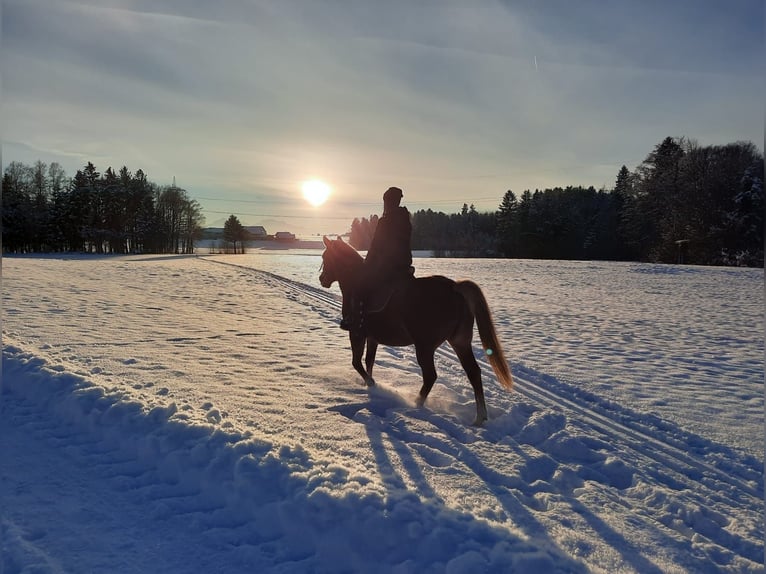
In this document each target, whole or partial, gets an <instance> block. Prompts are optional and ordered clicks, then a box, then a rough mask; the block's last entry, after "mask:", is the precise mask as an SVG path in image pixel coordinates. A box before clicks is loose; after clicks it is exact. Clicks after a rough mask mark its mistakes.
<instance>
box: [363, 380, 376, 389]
mask: <svg viewBox="0 0 766 574" xmlns="http://www.w3.org/2000/svg"><path fill="white" fill-rule="evenodd" d="M364 384H365V385H367V386H368V387H374V386H375V379H365V381H364Z"/></svg>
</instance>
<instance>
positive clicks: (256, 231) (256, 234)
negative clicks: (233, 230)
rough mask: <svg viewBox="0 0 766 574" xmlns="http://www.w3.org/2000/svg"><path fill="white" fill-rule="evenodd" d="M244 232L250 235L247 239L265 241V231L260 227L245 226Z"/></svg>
mask: <svg viewBox="0 0 766 574" xmlns="http://www.w3.org/2000/svg"><path fill="white" fill-rule="evenodd" d="M245 231H247V233H248V234H249V235H250V237H249V239H266V238H267V237H268V235H267V234H266V229H265V228H264V227H263V226H262V225H246V226H245Z"/></svg>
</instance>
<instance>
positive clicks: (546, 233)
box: [350, 138, 764, 267]
mask: <svg viewBox="0 0 766 574" xmlns="http://www.w3.org/2000/svg"><path fill="white" fill-rule="evenodd" d="M763 168H764V166H763V156H762V154H761V153H760V152H759V151H758V150H757V148H756V147H755V146H754V145H753V144H752V143H749V142H736V143H731V144H727V145H723V146H700V145H698V144H696V143H695V142H693V141H691V140H687V139H685V138H679V139H676V138H665V139H664V140H663V141H662V142H660V143H659V144H657V146H655V148H654V149H653V150H652V151H651V153H649V155H648V156H647V157H646V159H645V160H644V161H643V162H642V163H641V165H639V166H638V167H637V168H636V169H635V170H634V171H633V172H631V171H630V170H628V168H627V167H625V166H623V167H622V168H621V169H620V170H619V172H618V174H617V176H616V181H615V185H614V187H613V188H612V189H600V190H596V189H595V188H593V187H566V188H560V187H557V188H552V189H545V190H542V191H541V190H535V191H534V192H532V191H529V190H526V191H524V192H523V193H522V194H521V196H520V197H517V196H516V194H515V193H514V192H513V191H511V190H509V191H507V192H506V193H505V195H504V196H503V198H502V201H501V203H500V205H499V207H498V209H497V211H495V212H491V213H478V212H477V211H476V209H475V208H474V206H472V205H471V206H468V205H465V204H464V205H463V209H462V210H461V212H460V213H455V214H450V215H448V214H445V213H442V212H434V211H432V210H430V209H428V210H420V211H416V212H414V213H413V214H412V227H413V229H412V247H413V249H416V250H431V251H434V253H435V254H436V255H449V256H453V257H460V256H470V257H482V256H496V257H518V258H544V259H581V260H589V259H602V260H618V261H619V260H623V261H652V262H665V263H676V262H684V263H690V264H703V265H748V266H757V267H761V266H763V251H764V249H763V248H764V228H763V218H764V192H763V175H764V173H763ZM376 223H377V218H376V217H375V216H371V217H370V218H369V219H367V218H362V219H355V220H354V222H353V223H352V226H351V231H350V242H351V243H352V245H354V246H355V247H357V248H358V249H366V248H367V247H368V246H369V240H370V238H371V237H372V233H373V232H374V228H375V225H376Z"/></svg>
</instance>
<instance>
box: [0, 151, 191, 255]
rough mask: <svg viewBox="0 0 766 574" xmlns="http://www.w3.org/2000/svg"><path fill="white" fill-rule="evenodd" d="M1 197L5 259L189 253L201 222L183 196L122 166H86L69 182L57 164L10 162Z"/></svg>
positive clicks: (6, 170)
mask: <svg viewBox="0 0 766 574" xmlns="http://www.w3.org/2000/svg"><path fill="white" fill-rule="evenodd" d="M2 191H3V209H2V215H3V252H5V253H33V252H60V251H65V252H66V251H75V252H86V253H193V252H194V241H195V240H196V239H198V238H199V237H200V236H201V233H202V226H203V225H204V221H205V219H204V216H203V215H202V208H201V206H200V205H199V203H198V202H197V201H196V200H194V199H191V198H190V197H189V196H188V194H187V193H186V190H184V189H181V188H179V187H176V185H175V184H174V185H171V186H159V185H156V184H155V183H152V182H151V181H149V180H148V179H147V177H146V175H145V174H144V172H143V171H142V170H140V169H139V170H138V171H136V172H135V173H131V172H130V171H129V170H128V168H127V167H123V168H122V169H121V170H120V171H119V172H117V173H115V172H114V170H112V168H111V167H110V168H108V169H107V170H106V171H105V172H104V173H103V174H101V173H99V172H98V171H97V170H96V167H95V166H94V165H93V164H92V163H90V162H88V164H87V165H86V166H85V167H84V168H83V169H81V170H78V171H77V173H76V174H75V176H74V177H73V178H71V180H69V179H67V176H66V173H65V172H64V170H63V169H62V167H61V166H60V164H58V163H51V164H50V165H47V164H45V163H44V162H41V161H37V162H36V163H35V164H34V165H32V166H28V165H25V164H23V163H21V162H16V161H14V162H11V163H10V164H9V165H8V167H7V168H6V169H5V172H4V173H3V187H2Z"/></svg>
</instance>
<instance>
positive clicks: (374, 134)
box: [2, 0, 763, 224]
mask: <svg viewBox="0 0 766 574" xmlns="http://www.w3.org/2000/svg"><path fill="white" fill-rule="evenodd" d="M762 51H763V7H762V5H761V4H760V3H759V2H754V1H753V2H750V1H748V0H741V1H738V2H736V3H734V4H731V5H729V4H726V5H724V4H719V3H715V2H703V3H701V4H700V3H698V2H694V3H692V2H690V1H688V0H684V1H682V2H673V3H670V4H668V5H666V3H657V4H656V5H655V6H650V5H647V4H646V3H645V2H639V1H637V0H636V1H627V0H618V1H616V2H610V3H607V4H604V3H602V2H596V1H595V0H586V1H584V2H578V3H569V2H564V1H551V2H543V3H540V2H494V3H493V2H482V3H478V4H476V3H464V2H459V1H457V0H454V1H447V2H444V1H438V2H437V1H436V0H426V1H424V2H416V3H411V2H404V1H403V0H402V1H399V0H393V1H392V2H385V3H380V2H346V1H340V0H335V1H333V0H327V1H323V2H310V1H297V0H286V1H285V2H271V1H262V2H235V1H223V2H215V3H212V2H207V1H205V2H202V1H199V0H184V1H181V0H159V1H154V0H152V1H149V0H104V1H99V2H96V1H93V0H89V1H85V0H83V1H81V2H67V1H62V0H8V1H6V2H5V4H4V12H3V54H2V63H3V80H4V82H3V88H4V100H5V101H4V104H5V106H4V107H5V114H6V117H7V118H8V121H7V122H6V123H5V126H4V138H5V141H4V149H5V154H4V158H5V160H6V162H8V161H11V160H14V159H17V160H25V159H28V156H29V155H30V154H32V153H33V152H34V150H38V151H40V154H41V156H42V157H43V158H45V157H50V158H59V159H58V161H61V162H62V164H63V165H64V166H65V168H66V169H67V171H68V172H69V173H70V174H73V173H74V170H76V169H78V168H79V167H81V166H82V165H83V163H84V162H85V161H94V162H95V163H97V165H98V167H99V168H100V169H105V168H106V167H108V166H109V165H113V166H121V165H123V164H127V165H128V167H129V168H131V169H133V170H135V169H138V168H141V169H144V171H145V172H146V173H147V174H148V176H149V177H150V179H152V180H154V181H158V182H159V183H166V182H170V181H171V179H172V177H173V176H176V177H177V178H178V179H179V183H181V182H183V185H184V187H186V188H187V189H188V190H189V191H190V192H191V193H192V194H196V195H198V196H200V197H220V198H222V199H223V198H230V199H242V198H252V199H253V201H258V202H265V204H266V206H267V207H269V206H272V205H273V206H274V207H275V208H276V207H278V206H280V205H282V204H281V203H280V201H281V202H282V203H284V200H285V199H287V200H288V201H292V198H293V197H294V196H298V195H299V184H300V181H301V180H302V179H304V178H308V177H319V178H324V179H327V180H328V181H330V182H331V183H332V184H333V185H334V187H335V188H336V191H335V194H334V199H335V201H336V204H335V205H336V208H337V209H339V210H340V209H341V208H342V206H345V205H348V206H349V207H348V209H349V213H350V214H352V216H353V212H352V211H350V210H353V209H354V207H353V206H354V204H356V206H357V207H356V209H357V210H363V211H362V213H359V212H358V211H357V213H356V214H355V215H368V214H369V212H370V211H372V210H370V209H369V206H370V205H374V204H377V203H379V201H380V197H379V196H380V194H381V193H382V191H383V190H384V189H385V188H386V187H388V185H391V184H395V185H399V186H401V187H404V188H405V189H406V190H410V191H411V193H409V194H408V197H409V198H410V200H411V201H414V200H415V199H417V200H421V201H424V202H427V201H437V200H438V201H444V200H445V199H447V198H453V199H454V202H455V205H456V206H458V207H459V206H460V205H462V203H463V202H468V203H471V199H472V198H484V197H491V196H492V195H496V196H497V200H496V201H487V202H485V204H484V205H478V207H486V208H489V209H494V208H495V207H496V206H497V204H498V203H499V201H500V199H501V198H502V194H503V193H504V191H505V190H506V189H508V188H512V189H514V190H516V191H521V190H523V189H525V188H535V187H539V188H542V187H547V186H551V185H567V184H572V185H578V184H582V185H591V184H593V185H595V186H597V187H598V186H600V185H611V183H613V180H614V177H615V175H616V173H617V170H618V169H619V167H620V166H621V165H622V164H623V163H625V164H627V165H628V166H629V167H634V166H635V165H636V164H638V163H639V162H640V161H641V160H643V158H644V157H645V155H646V154H647V153H648V152H649V151H650V150H651V148H652V146H653V145H655V144H656V143H657V142H658V141H660V140H661V139H662V138H664V137H665V136H667V135H687V136H689V137H694V138H697V139H699V140H700V142H701V143H726V142H727V141H733V140H736V139H750V140H755V141H757V142H760V137H761V136H762V124H763V105H762V102H761V101H760V98H761V94H762V93H763V80H762V77H761V71H762V70H761V65H760V55H761V54H762ZM535 60H536V61H537V66H535ZM759 119H760V121H759ZM16 154H18V155H19V156H20V157H11V155H14V156H15V155H16ZM31 159H32V160H34V159H37V157H35V158H31ZM203 205H205V204H204V202H203ZM216 205H218V204H216ZM442 205H444V204H442ZM231 207H236V204H232V205H231ZM210 208H211V209H214V206H213V204H212V203H211V205H210ZM328 208H329V207H328ZM343 209H345V208H343ZM445 209H449V207H445ZM344 213H346V212H345V211H344ZM252 223H256V224H257V223H258V222H257V221H254V222H252Z"/></svg>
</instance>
